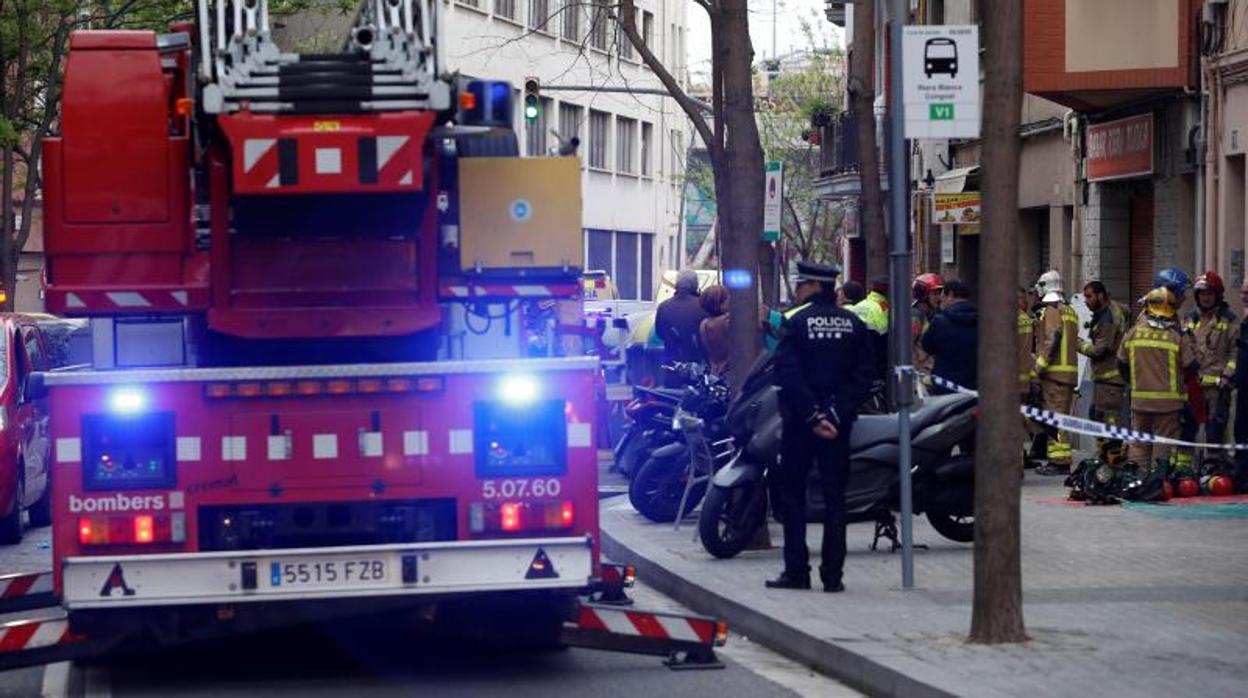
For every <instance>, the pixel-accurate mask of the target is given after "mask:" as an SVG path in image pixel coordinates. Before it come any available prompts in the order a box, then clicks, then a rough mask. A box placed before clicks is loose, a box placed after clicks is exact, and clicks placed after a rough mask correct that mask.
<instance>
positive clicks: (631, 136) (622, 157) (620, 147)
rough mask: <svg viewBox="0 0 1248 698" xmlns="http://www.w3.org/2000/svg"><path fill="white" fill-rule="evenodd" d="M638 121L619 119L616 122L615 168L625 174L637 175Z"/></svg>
mask: <svg viewBox="0 0 1248 698" xmlns="http://www.w3.org/2000/svg"><path fill="white" fill-rule="evenodd" d="M636 147H637V121H636V120H634V119H626V118H624V117H622V116H621V117H619V118H617V119H616V122H615V168H616V169H617V170H619V171H620V172H623V173H624V174H637V168H636V167H635V163H636V158H635V157H633V151H634V149H635V148H636Z"/></svg>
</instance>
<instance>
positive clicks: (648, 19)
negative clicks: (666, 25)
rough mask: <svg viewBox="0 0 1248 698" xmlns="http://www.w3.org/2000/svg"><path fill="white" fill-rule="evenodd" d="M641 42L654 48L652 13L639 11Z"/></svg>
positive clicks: (649, 47)
mask: <svg viewBox="0 0 1248 698" xmlns="http://www.w3.org/2000/svg"><path fill="white" fill-rule="evenodd" d="M641 42H642V43H643V44H645V45H646V48H648V49H650V50H652V51H653V50H654V13H653V12H646V11H645V10H642V11H641Z"/></svg>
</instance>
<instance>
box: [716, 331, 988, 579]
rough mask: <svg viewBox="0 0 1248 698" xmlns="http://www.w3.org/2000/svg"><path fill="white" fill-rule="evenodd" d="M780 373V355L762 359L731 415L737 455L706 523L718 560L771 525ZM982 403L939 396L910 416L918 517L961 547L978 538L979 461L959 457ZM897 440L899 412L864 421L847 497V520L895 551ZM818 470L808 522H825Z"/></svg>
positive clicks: (854, 444)
mask: <svg viewBox="0 0 1248 698" xmlns="http://www.w3.org/2000/svg"><path fill="white" fill-rule="evenodd" d="M774 371H775V366H774V360H773V357H772V356H771V355H770V354H764V355H763V356H760V357H759V359H758V361H756V362H755V364H754V366H753V367H752V369H751V371H750V375H749V377H748V378H747V379H746V381H745V385H744V386H743V387H742V390H741V392H740V393H739V394H738V396H737V398H736V399H735V400H734V401H733V402H732V404H731V405H730V407H729V409H728V414H727V416H726V417H725V423H726V425H727V428H728V429H729V432H730V433H731V434H732V435H733V437H734V439H735V440H736V444H737V452H736V454H735V456H734V457H733V458H732V460H731V461H730V462H729V463H728V464H727V465H725V466H724V467H723V468H721V469H720V470H719V471H718V472H717V473H716V474H715V477H714V478H713V479H712V481H711V487H710V489H709V491H708V492H707V493H706V498H705V500H703V502H702V512H701V515H700V516H699V519H698V532H699V536H700V538H701V539H702V545H703V547H705V548H706V550H707V552H709V553H711V554H712V555H714V556H715V557H719V558H730V557H733V556H735V555H736V554H737V553H739V552H741V551H742V550H743V549H744V548H745V546H746V544H747V543H749V541H750V540H751V539H753V537H754V533H755V531H756V530H757V528H758V527H759V526H762V525H763V524H764V523H765V521H766V517H767V510H768V499H769V489H768V486H767V477H766V476H767V470H768V469H769V468H772V467H776V466H777V464H778V463H779V457H780V435H781V416H780V403H779V389H778V388H776V387H775V385H774V380H773V378H774ZM977 402H978V401H977V399H976V398H975V397H973V396H968V395H960V394H955V395H943V396H938V397H931V398H928V399H927V400H925V402H924V404H923V405H922V406H920V407H919V408H917V409H915V410H914V411H912V412H911V415H910V433H911V449H912V451H911V454H912V457H913V464H914V465H913V470H912V471H911V472H912V477H913V485H914V500H913V501H914V513H915V514H926V515H927V518H928V521H930V522H931V524H932V527H933V528H935V529H936V531H937V532H938V533H940V534H941V535H942V536H945V537H946V538H949V539H950V540H954V541H957V542H959V543H969V542H971V540H973V535H974V511H975V509H974V500H975V461H974V456H973V454H970V453H963V452H961V451H959V452H958V453H956V454H955V453H954V451H955V448H956V447H957V446H958V445H959V444H966V443H972V442H973V441H974V439H973V438H972V437H973V435H974V433H975V418H976V414H977V410H976V406H977ZM898 437H899V429H898V419H897V415H896V414H895V413H894V414H883V415H864V416H862V417H859V419H858V421H857V423H856V424H855V425H854V430H853V435H852V437H851V443H850V475H849V484H848V486H847V488H846V497H845V500H846V506H847V509H848V514H849V516H848V520H849V522H850V523H856V522H866V521H870V522H874V523H875V524H876V543H878V542H879V540H880V539H881V538H884V539H888V540H889V541H890V542H891V543H892V545H893V547H894V548H896V547H897V530H896V518H895V516H894V512H897V511H899V510H900V508H901V504H900V489H899V481H900V476H899V474H898V472H897V460H898V451H899V448H900V446H899V438H898ZM811 470H812V477H811V482H810V486H809V487H808V488H807V517H808V520H811V521H820V520H822V516H823V502H822V501H821V500H822V489H821V487H820V486H819V480H818V470H817V469H815V468H812V469H811ZM873 547H874V545H873Z"/></svg>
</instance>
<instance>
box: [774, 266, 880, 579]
mask: <svg viewBox="0 0 1248 698" xmlns="http://www.w3.org/2000/svg"><path fill="white" fill-rule="evenodd" d="M798 273H799V274H800V275H801V276H802V278H803V280H804V281H806V282H808V283H816V284H818V285H819V291H818V292H817V293H815V294H814V295H813V296H811V297H810V299H809V301H810V303H809V305H807V306H806V307H804V308H802V309H801V310H799V311H798V312H797V313H794V314H793V316H792V317H790V318H789V319H788V320H786V321H785V323H784V327H783V328H782V330H781V337H780V346H779V347H778V348H777V349H776V384H777V385H778V386H779V387H780V407H781V414H782V416H783V419H784V426H783V432H782V433H783V440H784V441H783V446H782V448H783V451H782V453H783V455H782V460H781V463H780V466H779V467H778V469H777V471H776V474H777V476H778V480H779V481H778V482H777V483H776V484H777V488H776V489H777V494H778V495H779V500H780V507H779V512H780V517H781V520H782V522H783V524H784V571H783V572H782V573H781V574H780V576H779V577H777V578H776V579H772V580H768V581H767V586H768V587H769V588H778V589H809V588H810V567H809V560H810V553H809V551H808V550H807V548H806V482H807V475H808V474H809V472H810V466H811V465H812V463H818V466H819V473H820V475H821V476H822V478H821V479H822V485H823V495H824V502H825V510H824V522H823V523H824V526H823V552H822V559H821V562H822V564H821V565H820V567H819V575H820V577H821V578H822V581H823V589H824V591H827V592H839V591H844V589H845V586H844V585H843V584H842V583H841V576H842V570H843V568H844V564H845V523H846V512H845V485H846V483H847V481H848V479H849V439H850V432H851V431H852V430H853V426H854V419H855V418H856V417H857V415H858V409H859V407H861V405H862V403H863V402H864V401H865V400H866V398H867V394H868V391H869V390H870V388H871V375H872V373H871V372H872V369H873V367H874V366H873V363H874V361H875V358H874V357H873V356H872V344H873V339H872V337H871V334H872V332H871V330H869V329H867V326H866V325H864V324H863V322H862V321H861V320H859V319H858V316H857V315H855V314H854V313H851V312H849V311H848V310H846V309H844V308H839V307H837V305H836V292H835V290H834V288H835V282H836V277H837V275H838V274H839V273H840V270H839V269H837V268H836V267H832V266H827V265H823V264H811V263H801V264H799V265H798Z"/></svg>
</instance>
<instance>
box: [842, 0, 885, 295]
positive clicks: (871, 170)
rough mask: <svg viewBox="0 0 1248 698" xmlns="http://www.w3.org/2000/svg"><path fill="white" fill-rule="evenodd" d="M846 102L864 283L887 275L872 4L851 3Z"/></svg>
mask: <svg viewBox="0 0 1248 698" xmlns="http://www.w3.org/2000/svg"><path fill="white" fill-rule="evenodd" d="M849 99H850V105H851V106H850V108H851V109H852V110H853V114H854V125H855V126H856V127H857V132H858V134H857V135H858V172H859V173H860V178H861V180H862V222H861V224H862V237H863V240H865V241H866V244H867V270H866V271H867V273H866V278H867V279H868V280H870V279H871V277H873V276H879V275H882V274H887V273H888V237H887V232H886V231H885V228H884V192H883V191H882V190H881V187H880V177H879V171H880V157H879V151H878V150H876V147H875V0H859V1H858V2H855V3H854V47H853V51H852V52H851V53H850V60H849Z"/></svg>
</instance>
